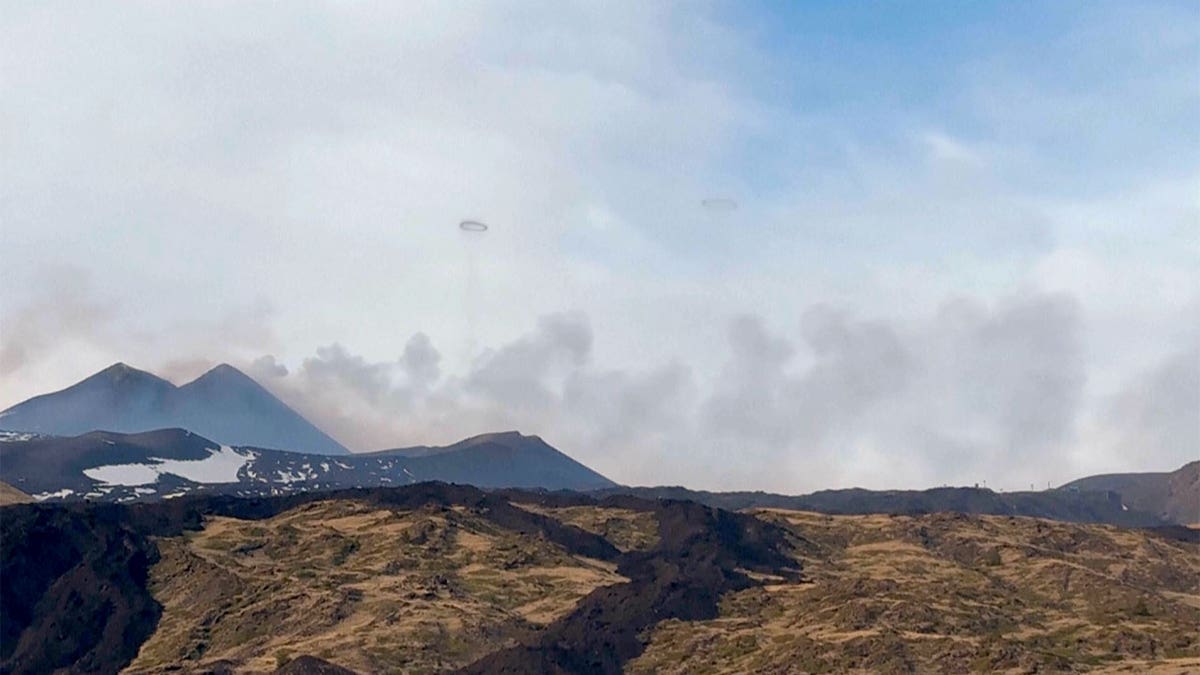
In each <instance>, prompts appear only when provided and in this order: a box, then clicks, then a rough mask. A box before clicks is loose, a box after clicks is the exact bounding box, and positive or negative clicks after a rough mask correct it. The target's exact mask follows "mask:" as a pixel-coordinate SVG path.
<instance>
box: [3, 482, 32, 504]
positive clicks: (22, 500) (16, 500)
mask: <svg viewBox="0 0 1200 675" xmlns="http://www.w3.org/2000/svg"><path fill="white" fill-rule="evenodd" d="M32 501H33V497H30V496H29V495H27V494H25V493H24V492H21V491H20V490H18V489H17V488H15V487H13V486H11V485H9V484H8V483H5V482H3V481H0V506H7V505H9V504H28V503H29V502H32Z"/></svg>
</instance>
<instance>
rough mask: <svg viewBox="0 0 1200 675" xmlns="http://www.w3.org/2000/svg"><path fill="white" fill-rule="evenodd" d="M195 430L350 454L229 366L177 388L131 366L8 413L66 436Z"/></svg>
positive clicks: (15, 421) (228, 439) (6, 418)
mask: <svg viewBox="0 0 1200 675" xmlns="http://www.w3.org/2000/svg"><path fill="white" fill-rule="evenodd" d="M166 427H180V428H184V429H189V430H191V431H193V432H195V433H197V434H200V435H202V436H205V437H207V438H211V439H213V440H214V441H217V442H219V443H224V444H227V445H248V446H254V447H261V448H280V449H287V450H296V451H300V452H308V453H315V454H327V455H344V454H347V453H348V452H349V451H348V450H347V449H346V448H345V447H344V446H343V445H342V444H340V443H338V442H337V441H335V440H334V439H332V438H330V437H329V436H328V435H327V434H326V433H325V432H323V431H321V430H320V429H318V428H317V427H316V426H314V425H313V424H312V423H310V422H309V421H308V420H306V419H304V417H302V416H301V415H300V414H299V413H297V412H296V411H295V410H292V409H291V408H289V407H288V406H287V405H286V404H285V403H284V402H283V401H280V400H279V399H277V398H275V396H273V395H272V394H271V392H269V391H267V390H266V389H264V388H263V387H262V385H260V384H259V383H258V382H255V381H254V380H253V379H252V378H251V377H250V376H248V375H246V374H245V373H243V372H242V371H240V370H238V369H237V368H234V367H233V366H231V365H228V364H224V363H223V364H221V365H219V366H217V367H215V368H213V369H212V370H209V371H208V372H207V373H204V374H203V375H201V376H200V377H198V378H196V379H195V380H193V381H191V382H189V383H187V384H185V385H183V386H180V387H176V386H175V385H173V384H171V383H170V382H168V381H166V380H164V379H162V378H160V377H158V376H157V375H154V374H152V373H148V372H146V371H143V370H138V369H137V368H132V367H130V366H128V365H126V364H124V363H115V364H113V365H111V366H109V367H108V368H105V369H104V370H102V371H100V372H98V373H96V374H95V375H92V376H91V377H88V378H87V379H84V380H83V381H81V382H78V383H76V384H74V385H72V386H70V387H67V388H66V389H63V390H62V391H56V392H54V393H51V394H44V395H42V396H35V397H34V398H31V399H29V400H27V401H24V402H22V403H18V404H17V405H15V406H13V407H11V408H9V409H7V410H5V411H3V412H0V428H3V429H13V430H18V431H32V432H37V433H42V434H53V435H59V436H75V435H78V434H82V433H86V432H89V431H95V430H104V431H117V432H126V433H131V432H139V431H150V430H152V429H162V428H166Z"/></svg>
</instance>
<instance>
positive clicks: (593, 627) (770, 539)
mask: <svg viewBox="0 0 1200 675" xmlns="http://www.w3.org/2000/svg"><path fill="white" fill-rule="evenodd" d="M510 497H511V498H513V499H514V501H522V499H527V498H528V496H523V495H519V494H512V493H510ZM581 499H582V500H586V498H579V497H570V496H562V495H546V494H543V495H538V496H537V498H536V501H537V503H539V504H540V505H543V506H567V505H578V504H581V503H588V502H587V501H581ZM600 503H601V504H602V505H605V506H619V507H621V508H627V509H633V510H649V511H653V512H654V513H655V515H656V517H657V519H658V522H659V537H660V542H659V545H658V546H657V547H655V548H654V549H653V550H651V551H635V552H630V553H626V554H624V555H622V556H621V558H620V561H619V565H618V570H617V571H618V572H620V573H621V574H622V575H624V576H626V577H628V578H629V579H630V582H629V583H625V584H617V585H615V586H606V587H603V588H598V589H596V590H595V591H593V592H592V593H591V594H590V595H588V596H587V597H585V598H584V599H583V600H581V601H580V603H579V605H578V606H577V607H576V608H575V610H574V611H573V612H571V613H570V614H568V615H567V616H565V617H563V618H561V619H559V620H558V621H555V622H554V623H552V624H550V626H548V627H547V628H546V629H545V630H544V631H542V632H541V633H540V634H539V635H538V636H537V637H536V639H534V640H532V641H530V642H528V643H527V644H524V645H519V646H517V647H513V648H511V649H505V650H501V651H499V652H496V653H493V654H490V655H488V656H486V657H484V658H483V659H480V660H479V661H477V662H476V663H474V664H471V665H470V666H468V667H466V668H464V669H463V670H462V671H461V672H463V673H480V674H486V673H620V672H621V671H622V666H623V665H624V664H625V663H626V662H627V661H629V660H631V659H633V658H636V657H637V656H638V655H640V654H641V653H642V651H643V650H644V649H645V646H646V645H645V642H644V640H643V631H644V630H645V629H646V628H649V627H651V626H653V625H654V624H656V623H658V622H660V621H664V620H667V619H682V620H685V621H690V620H702V619H712V618H715V617H716V616H717V609H718V602H719V600H720V598H721V595H722V594H724V593H726V592H728V591H737V590H743V589H745V588H749V587H750V586H753V585H755V584H756V583H757V582H755V581H754V580H752V579H751V578H750V577H748V576H746V574H744V573H743V572H742V571H741V570H749V571H752V572H760V573H765V574H771V575H777V576H786V577H790V578H797V577H798V576H799V574H800V570H799V569H798V568H796V562H795V560H794V559H793V558H791V557H789V556H788V555H786V554H785V553H784V551H786V550H787V549H789V548H790V547H792V546H794V545H795V544H796V543H798V542H796V540H795V537H791V538H789V535H788V534H787V532H786V531H785V530H783V529H780V528H777V527H775V526H773V525H770V524H768V523H765V522H763V521H761V520H758V519H756V518H754V517H752V516H748V515H743V514H739V513H731V512H729V511H721V510H719V509H714V508H711V507H707V506H703V505H701V504H696V503H694V502H683V501H660V502H647V501H643V500H638V499H632V498H629V497H612V498H609V499H607V500H604V501H603V502H600Z"/></svg>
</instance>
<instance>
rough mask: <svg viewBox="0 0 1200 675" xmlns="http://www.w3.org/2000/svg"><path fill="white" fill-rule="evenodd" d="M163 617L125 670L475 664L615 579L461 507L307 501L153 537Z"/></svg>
mask: <svg viewBox="0 0 1200 675" xmlns="http://www.w3.org/2000/svg"><path fill="white" fill-rule="evenodd" d="M159 546H160V550H161V552H162V560H161V561H160V562H159V563H158V564H157V565H156V566H155V567H154V568H153V570H152V573H151V590H152V592H153V593H154V595H155V597H156V598H157V599H158V600H159V602H161V603H162V604H163V607H164V613H163V617H162V620H161V621H160V623H159V626H158V629H157V630H156V632H155V633H154V635H153V636H151V638H150V639H149V640H148V641H147V642H146V643H145V644H144V645H143V646H142V648H141V651H140V652H139V654H138V656H137V659H136V660H135V661H134V662H133V663H132V664H131V665H130V666H129V668H128V669H127V671H126V672H133V673H143V672H161V671H165V670H168V669H169V668H171V667H174V666H175V665H182V666H184V667H185V668H197V667H200V666H202V665H204V664H211V663H213V662H216V661H219V660H220V661H226V662H229V663H232V664H235V666H236V669H237V671H238V672H251V673H253V672H270V671H272V670H274V669H275V667H276V665H277V664H278V663H280V662H282V661H284V660H286V659H287V658H289V657H292V656H296V655H300V654H311V655H315V656H319V657H321V658H325V659H327V660H329V661H332V662H334V663H337V664H339V665H342V666H345V667H347V668H351V669H354V670H357V671H359V672H370V673H378V672H392V671H394V672H410V673H412V672H435V671H440V670H445V669H447V668H452V667H455V666H460V665H464V664H466V663H469V662H471V661H473V660H475V659H476V658H479V657H480V656H482V655H484V654H486V653H488V652H490V651H493V650H495V649H498V648H500V647H503V646H506V645H508V644H511V643H512V642H513V641H515V640H516V639H517V638H519V637H521V636H524V635H527V634H529V633H530V632H532V631H534V630H536V629H537V627H538V626H539V625H541V624H544V623H547V622H549V621H552V620H553V619H555V618H557V617H558V616H560V615H562V614H563V613H565V612H568V611H570V609H571V608H572V607H574V605H575V603H576V602H577V601H578V600H579V598H581V597H582V596H583V595H585V594H587V593H588V592H590V591H591V590H593V589H594V588H596V587H598V586H601V585H604V584H611V583H617V582H620V581H623V580H624V579H623V578H622V577H620V576H619V575H617V574H616V573H615V571H614V567H613V566H612V565H611V564H610V563H604V562H601V561H595V560H590V559H586V558H580V557H576V556H571V555H568V554H567V553H565V552H564V551H563V550H562V549H560V548H559V547H557V546H555V545H554V544H551V543H549V542H547V541H545V540H541V539H537V538H532V537H521V536H518V535H516V534H514V533H512V532H509V531H505V530H502V529H500V528H497V527H496V526H495V525H493V524H492V523H490V522H488V521H486V520H484V519H482V518H480V517H479V516H477V515H474V514H471V513H469V512H468V511H466V510H464V509H443V508H438V507H434V508H427V509H422V510H418V511H413V512H395V511H389V510H379V509H375V508H371V507H368V506H366V505H363V504H360V503H356V502H350V501H329V502H318V503H313V504H309V505H306V506H303V507H300V508H297V509H294V510H291V511H288V512H286V513H283V514H281V515H279V516H277V517H274V518H271V519H268V520H261V521H243V520H237V519H232V518H212V519H210V520H209V521H208V522H207V523H206V526H205V528H204V529H203V530H202V531H200V532H196V533H193V534H189V535H187V536H185V537H179V538H173V539H166V540H162V541H160V542H159Z"/></svg>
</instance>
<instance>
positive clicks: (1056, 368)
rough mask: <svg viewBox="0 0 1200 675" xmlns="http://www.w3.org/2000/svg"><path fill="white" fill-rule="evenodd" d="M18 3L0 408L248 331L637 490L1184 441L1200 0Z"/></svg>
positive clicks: (354, 432)
mask: <svg viewBox="0 0 1200 675" xmlns="http://www.w3.org/2000/svg"><path fill="white" fill-rule="evenodd" d="M2 11H3V15H4V17H5V20H4V21H3V22H2V23H0V58H2V59H3V61H2V66H0V67H2V70H3V72H4V77H3V78H0V129H2V130H3V134H2V140H0V143H2V146H0V156H2V157H3V159H2V160H0V171H2V174H0V180H2V185H3V199H2V200H0V263H2V264H0V408H4V407H7V406H9V405H12V404H14V403H17V402H18V401H21V400H23V399H25V398H28V397H30V396H33V395H36V394H40V393H44V392H47V391H51V390H56V389H60V388H62V387H65V386H67V385H69V384H71V383H73V382H75V381H77V380H79V379H82V378H83V377H85V376H87V375H89V374H91V373H92V372H95V371H97V370H99V369H101V368H103V367H105V366H107V365H109V364H111V363H113V362H116V361H125V362H127V363H129V364H131V365H134V366H136V367H139V368H143V369H146V370H150V371H153V372H156V373H158V374H160V375H164V376H166V377H169V378H171V379H173V380H175V381H176V382H183V381H186V380H188V379H190V378H192V377H195V376H196V375H198V374H200V373H201V372H203V371H204V370H206V369H207V368H208V367H210V366H212V365H214V364H216V363H219V362H229V363H232V364H234V365H236V366H238V367H240V368H243V369H244V370H246V372H247V373H249V374H251V375H252V376H254V377H255V378H256V379H258V380H259V381H260V382H262V383H263V384H264V385H265V386H267V387H268V388H270V389H271V390H272V391H274V392H275V393H276V394H277V395H279V396H280V397H281V398H283V399H284V400H285V401H286V402H288V403H289V404H291V405H292V406H294V407H295V408H296V409H297V410H299V411H300V412H302V413H303V414H304V415H305V416H307V417H308V418H309V419H310V420H312V421H313V422H315V423H316V424H318V425H319V426H321V427H322V429H324V430H325V431H327V432H329V433H330V434H332V435H333V436H334V437H336V438H337V439H338V440H340V441H341V442H342V443H344V444H346V445H347V446H349V447H351V448H352V449H354V450H368V449H378V448H383V447H396V446H404V445H416V444H444V443H450V442H453V441H455V440H458V439H461V438H463V437H466V436H470V435H473V434H476V433H481V432H484V431H494V430H502V429H520V430H521V431H523V432H525V433H532V434H539V435H541V436H543V437H544V438H546V439H547V440H548V441H550V442H551V443H553V444H554V445H555V446H556V447H559V448H561V449H563V450H564V451H566V452H568V453H569V454H570V455H571V456H572V457H574V458H576V459H578V460H579V461H581V462H583V463H585V464H587V465H588V466H590V467H593V468H595V469H596V470H597V471H599V472H601V473H603V474H604V475H606V476H608V477H610V478H612V479H613V480H616V481H618V482H621V483H625V484H661V483H672V484H685V485H688V486H689V487H694V488H709V489H764V490H773V491H779V492H788V493H798V492H803V491H808V490H813V489H819V488H826V487H839V486H850V485H861V486H865V487H874V488H884V487H896V488H899V487H928V486H931V485H938V484H942V483H956V484H972V483H977V482H980V483H982V482H986V483H987V485H988V486H989V487H997V488H1028V487H1029V486H1030V484H1031V483H1034V482H1037V483H1038V487H1039V488H1041V487H1044V481H1047V480H1052V479H1054V480H1056V482H1062V481H1065V480H1067V479H1070V478H1074V477H1077V476H1081V475H1088V474H1093V473H1098V472H1102V471H1138V470H1141V471H1158V470H1170V469H1173V468H1176V467H1178V466H1179V465H1181V464H1183V463H1184V462H1187V461H1190V460H1194V459H1196V458H1197V457H1198V456H1200V351H1198V350H1200V348H1198V345H1200V283H1198V282H1200V279H1198V277H1197V274H1198V272H1197V270H1200V204H1198V202H1197V188H1198V187H1200V185H1198V178H1200V124H1198V123H1197V119H1198V117H1197V113H1198V112H1200V87H1198V86H1197V85H1198V84H1200V81H1198V76H1197V73H1198V70H1197V65H1198V64H1200V39H1198V36H1200V32H1198V31H1197V30H1196V27H1197V25H1200V5H1197V4H1195V3H1192V2H1179V3H1137V4H1134V3H1099V2H1087V3H1045V4H1035V3H1028V4H1020V5H1017V4H1011V3H996V4H993V5H985V4H984V3H971V4H969V5H950V4H942V5H936V6H935V5H932V4H926V5H902V4H896V5H882V4H880V5H875V6H867V5H863V6H858V7H842V6H841V5H840V4H839V3H829V4H818V3H805V4H804V6H803V7H800V6H798V5H797V6H793V7H791V8H789V9H784V10H780V9H779V8H776V7H771V8H769V7H767V6H766V5H762V4H757V3H705V2H689V3H667V2H662V3H627V4H621V3H618V4H613V3H603V4H595V3H581V4H569V3H547V4H545V5H543V6H541V7H533V6H531V5H529V4H528V3H517V4H511V5H510V4H506V3H498V2H483V3H475V4H472V3H427V4H418V3H352V4H350V3H345V4H342V3H311V4H305V5H289V6H288V10H287V11H286V12H283V11H279V8H278V7H272V6H268V5H253V4H244V3H203V4H189V5H181V4H177V3H113V4H108V3H88V4H87V5H86V6H84V5H81V4H79V3H57V4H55V3H49V4H43V3H36V4H35V3H4V9H3V10H2ZM781 12H782V14H781ZM464 220H476V221H479V222H482V223H486V224H487V226H488V230H487V231H486V232H478V233H468V232H464V231H462V230H461V229H460V228H459V226H458V224H459V223H460V222H461V221H464ZM468 235H470V237H468ZM476 235H478V236H476Z"/></svg>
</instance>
